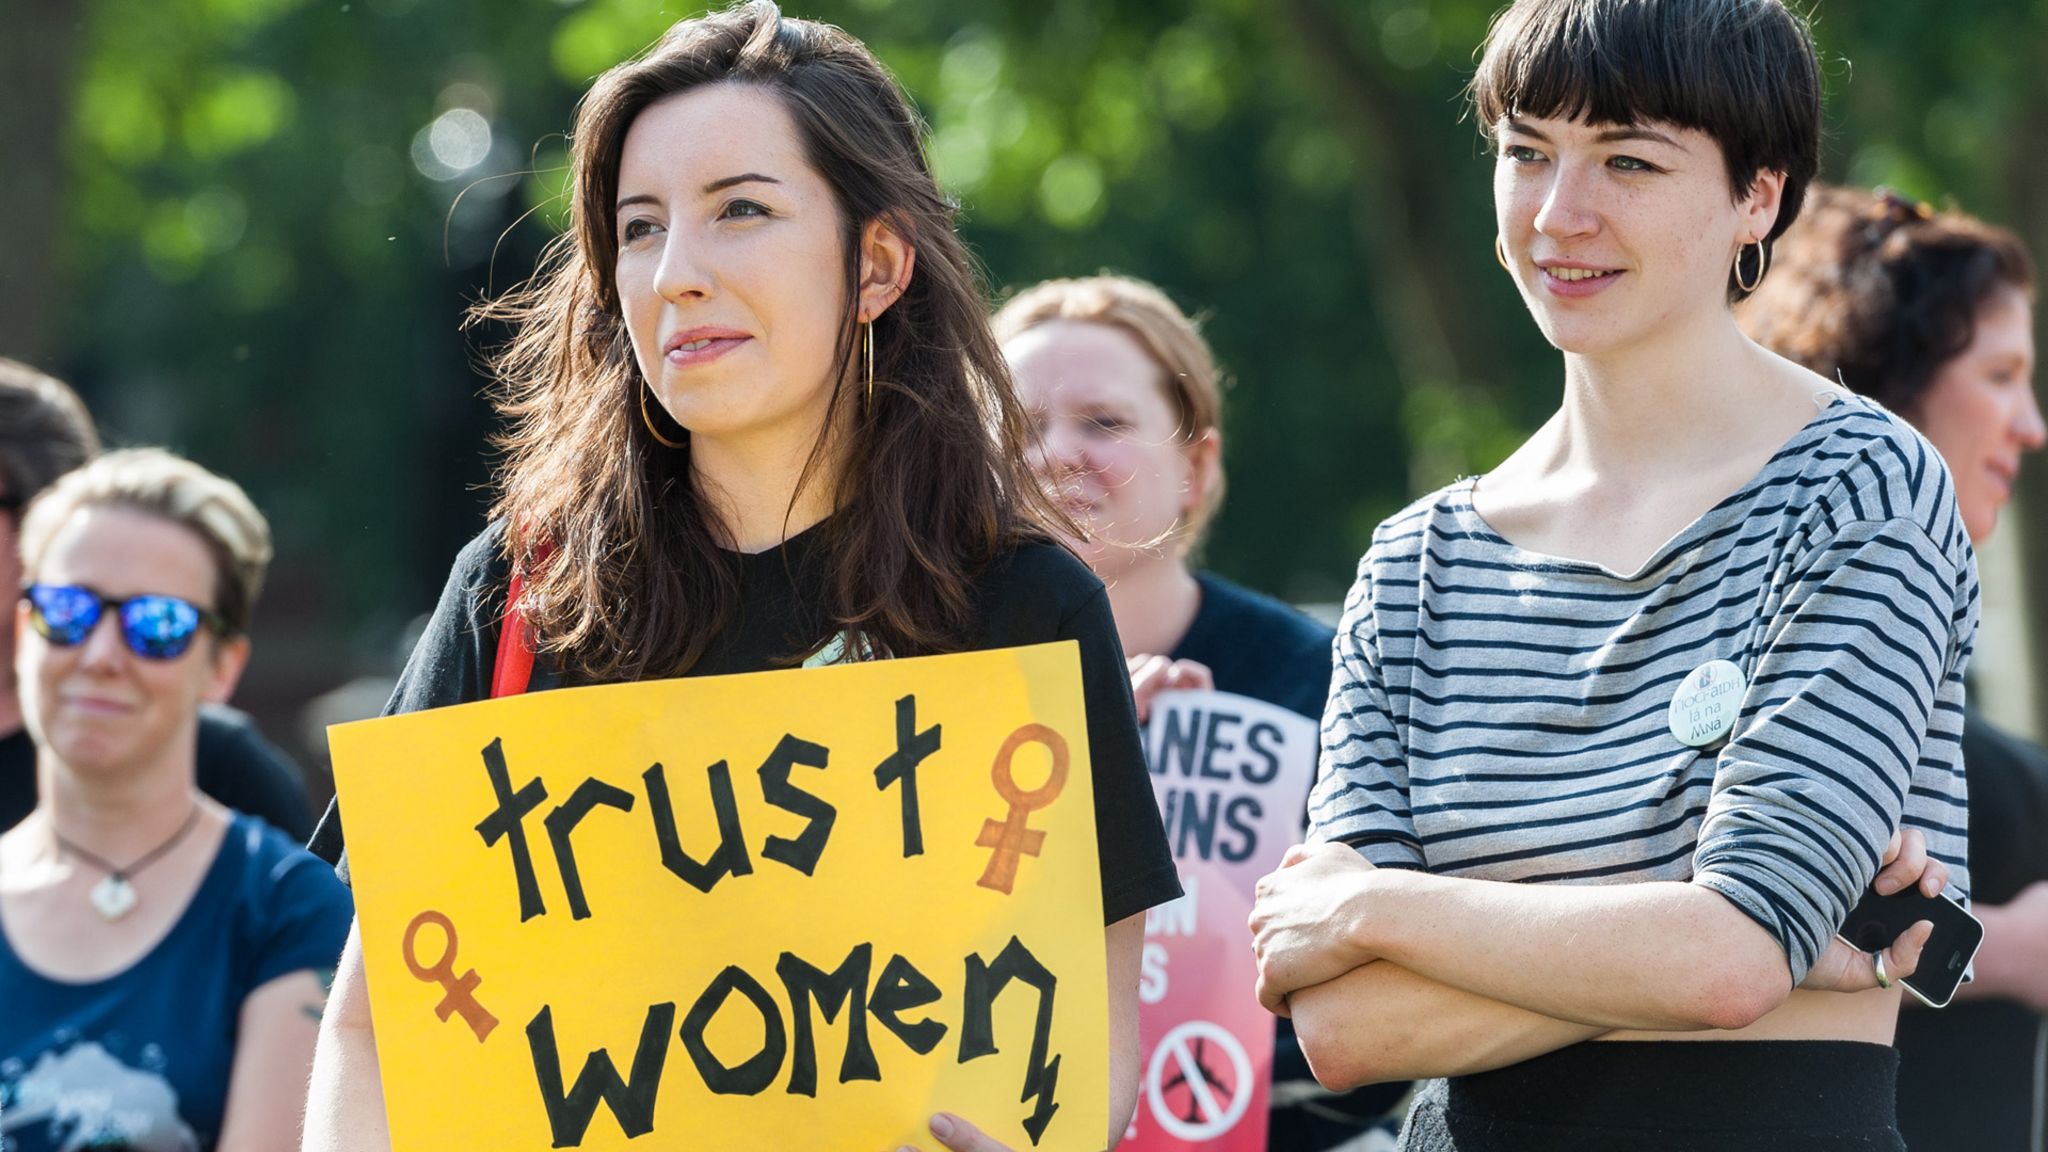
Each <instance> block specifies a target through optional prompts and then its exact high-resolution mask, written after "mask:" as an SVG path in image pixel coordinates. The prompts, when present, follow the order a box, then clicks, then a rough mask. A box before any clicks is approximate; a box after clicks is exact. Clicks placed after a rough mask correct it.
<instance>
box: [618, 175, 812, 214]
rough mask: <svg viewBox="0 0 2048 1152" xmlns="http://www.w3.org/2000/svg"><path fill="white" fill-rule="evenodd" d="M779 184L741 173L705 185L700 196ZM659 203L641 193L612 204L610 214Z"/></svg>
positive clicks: (772, 178) (761, 177)
mask: <svg viewBox="0 0 2048 1152" xmlns="http://www.w3.org/2000/svg"><path fill="white" fill-rule="evenodd" d="M780 183H782V181H780V180H777V179H776V178H775V177H773V176H763V175H762V174H760V173H759V172H742V173H740V174H739V175H737V176H726V177H723V178H721V179H718V180H713V181H712V182H711V183H709V184H706V185H705V186H704V190H703V192H702V195H705V196H710V195H712V194H714V193H718V192H723V191H725V190H726V189H727V188H731V187H733V186H735V185H738V184H780ZM659 203H661V200H660V198H659V197H656V196H650V195H648V194H646V193H644V192H643V193H641V194H640V195H638V196H627V197H625V198H623V199H621V200H620V201H619V202H618V203H617V204H614V205H613V206H612V212H613V213H615V214H616V213H619V212H623V211H625V210H626V209H627V208H630V207H632V206H633V205H635V204H659Z"/></svg>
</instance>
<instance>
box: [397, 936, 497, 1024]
mask: <svg viewBox="0 0 2048 1152" xmlns="http://www.w3.org/2000/svg"><path fill="white" fill-rule="evenodd" d="M422 924H432V925H433V926H434V927H436V928H439V929H440V930H441V932H442V934H443V935H444V936H446V937H447V942H446V944H444V945H443V947H442V949H441V958H440V959H439V960H436V961H435V962H434V963H433V964H432V965H431V966H429V965H424V964H421V963H420V957H419V950H418V949H417V948H415V947H414V945H415V943H417V940H418V937H419V934H420V925H422ZM405 966H406V967H407V968H410V969H412V974H413V977H414V978H415V979H418V980H422V981H425V982H426V983H429V984H439V985H440V986H441V987H442V989H443V990H445V991H446V992H447V995H445V996H443V997H441V1002H440V1003H439V1004H436V1005H434V1015H436V1016H439V1017H440V1018H441V1019H442V1020H443V1021H446V1020H447V1019H448V1017H449V1016H451V1015H453V1014H455V1013H457V1012H460V1013H462V1022H463V1023H465V1024H467V1025H469V1030H470V1031H472V1032H474V1033H476V1038H477V1041H478V1043H482V1042H483V1039H484V1037H486V1036H489V1035H490V1034H491V1029H493V1028H496V1027H497V1026H498V1018H497V1017H496V1016H493V1015H491V1014H490V1013H489V1012H486V1011H484V1006H483V1005H482V1004H479V1003H477V999H476V986H477V985H479V984H481V983H483V982H484V978H483V977H481V976H479V975H477V974H476V969H474V968H472V969H470V970H469V971H467V972H464V973H463V974H462V975H460V976H457V975H456V974H455V922H454V921H453V920H450V919H448V917H447V916H446V915H444V914H442V913H440V912H436V911H434V910H433V909H431V908H430V909H428V910H427V911H425V912H422V913H420V914H419V915H417V916H415V917H413V918H412V923H410V924H407V925H406V926H405Z"/></svg>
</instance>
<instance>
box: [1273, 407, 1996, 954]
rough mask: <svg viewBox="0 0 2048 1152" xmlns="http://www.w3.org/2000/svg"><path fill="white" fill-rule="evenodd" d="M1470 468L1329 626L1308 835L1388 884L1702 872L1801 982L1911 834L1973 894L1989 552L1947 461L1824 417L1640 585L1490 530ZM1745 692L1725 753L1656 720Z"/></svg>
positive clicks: (1377, 562) (1616, 878) (1836, 415)
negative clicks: (1981, 636) (1710, 687)
mask: <svg viewBox="0 0 2048 1152" xmlns="http://www.w3.org/2000/svg"><path fill="white" fill-rule="evenodd" d="M1472 485H1473V482H1472V481H1471V480H1464V481H1460V482H1459V483H1457V484H1453V485H1452V486H1450V487H1449V488H1446V489H1444V490H1442V491H1440V492H1438V493H1436V494H1435V495H1432V496H1429V497H1427V498H1425V499H1423V500H1421V501H1418V502H1417V503H1415V504H1413V505H1411V506H1410V507H1409V508H1408V509H1406V510H1405V511H1403V512H1401V513H1400V514H1399V515H1396V516H1394V517H1393V518H1392V519H1390V520H1388V521H1386V522H1385V523H1383V524H1381V525H1380V527H1379V529H1378V530H1377V531H1376V532H1374V534H1373V542H1372V548H1371V550H1370V551H1368V552H1367V553H1366V554H1365V558H1364V559H1363V560H1362V561H1361V562H1360V564H1359V568H1358V581H1357V583H1356V584H1354V585H1353V586H1352V589H1351V593H1350V595H1349V596H1348V597H1347V598H1346V601H1345V607H1344V617H1343V620H1342V622H1341V623H1340V625H1339V626H1338V629H1337V644H1336V664H1337V667H1336V675H1335V680H1334V682H1333V684H1332V688H1331V696H1330V704H1329V708H1328V711H1327V713H1326V715H1325V717H1324V720H1323V758H1322V770H1321V773H1320V776H1319V779H1318V780H1317V783H1316V787H1315V791H1314V794H1313V796H1312V797H1311V800H1310V814H1311V820H1312V830H1311V833H1310V835H1311V838H1312V839H1315V840H1336V841H1342V842H1344V843H1348V844H1351V845H1353V846H1355V847H1356V848H1358V849H1359V851H1360V852H1362V853H1363V854H1364V855H1365V856H1366V858H1367V859H1369V860H1371V861H1372V862H1373V863H1375V864H1377V865H1380V866H1383V867H1406V868H1425V869H1427V870H1429V871H1431V872H1437V873H1443V874H1447V875H1457V876H1471V877H1482V878H1486V879H1493V880H1512V881H1523V882H1529V883H1582V884H1607V883H1626V882H1630V881H1642V880H1676V881H1691V882H1694V883H1698V884H1704V885H1706V886H1708V887H1710V888H1712V889H1714V890H1715V891H1716V892H1719V893H1721V894H1722V895H1723V896H1725V897H1727V898H1728V899H1729V900H1731V901H1733V902H1734V903H1735V904H1736V906H1738V907H1740V908H1741V909H1742V910H1743V911H1744V912H1746V913H1748V914H1749V915H1750V916H1751V917H1753V918H1754V919H1755V920H1756V921H1757V922H1758V923H1760V924H1762V925H1763V926H1764V928H1765V929H1766V930H1768V931H1769V932H1770V933H1771V934H1772V935H1773V936H1774V937H1776V938H1777V939H1778V940H1779V941H1780V942H1781V943H1782V944H1783V945H1784V947H1785V953H1786V956H1787V957H1788V959H1789V961H1790V965H1791V969H1792V978H1793V982H1794V983H1795V984H1796V983H1797V982H1798V981H1799V980H1801V979H1802V978H1804V976H1805V974H1806V970H1807V968H1808V967H1809V966H1810V965H1811V964H1812V963H1813V962H1814V960H1815V959H1816V958H1817V957H1818V956H1819V954H1820V952H1821V950H1822V948H1823V947H1824V946H1825V945H1826V943H1827V941H1828V939H1829V937H1831V936H1832V935H1833V934H1834V932H1835V930H1836V929H1837V928H1839V927H1840V925H1841V923H1842V921H1843V920H1844V919H1845V918H1846V917H1847V915H1848V911H1849V908H1850V906H1851V905H1852V904H1853V903H1854V902H1855V899H1856V898H1857V896H1858V895H1859V894H1860V893H1861V892H1862V891H1863V889H1864V888H1866V887H1867V886H1869V884H1870V882H1871V880H1872V878H1873V877H1875V875H1876V873H1877V868H1878V858H1879V854H1880V853H1881V852H1882V850H1883V848H1884V845H1885V842H1886V840H1888V839H1889V838H1890V836H1891V833H1892V832H1893V831H1894V830H1895V829H1896V828H1897V827H1898V826H1899V824H1900V823H1901V820H1902V819H1903V821H1904V823H1906V824H1909V825H1912V826H1915V827H1918V828H1920V829H1922V830H1924V832H1925V833H1926V836H1927V840H1928V845H1929V848H1930V850H1931V852H1932V853H1933V855H1935V856H1936V857H1938V858H1939V859H1941V860H1942V861H1943V862H1944V863H1946V864H1947V865H1948V866H1949V869H1950V873H1951V876H1952V878H1953V886H1952V891H1951V893H1950V894H1951V895H1955V896H1958V897H1961V896H1964V895H1966V894H1967V892H1968V889H1969V876H1968V872H1967V871H1966V869H1965V861H1964V837H1965V830H1966V821H1965V817H1964V804H1965V794H1964V786H1963V771H1962V760H1961V745H1960V733H1961V731H1962V724H1963V668H1964V665H1965V664H1966V663H1967V662H1968V660H1969V655H1970V649H1971V644H1972V640H1973V638H1974V636H1975V633H1976V627H1977V574H1976V560H1975V557H1974V555H1973V554H1972V552H1971V550H1970V542H1969V537H1968V536H1967V534H1966V533H1965V532H1964V529H1963V524H1962V518H1961V516H1960V515H1959V514H1958V512H1957V510H1956V502H1955V495H1954V491H1953V489H1952V487H1951V481H1950V479H1949V475H1948V471H1947V469H1946V468H1945V467H1944V466H1943V464H1942V462H1941V458H1940V457H1939V456H1938V455H1936V453H1935V451H1934V449H1933V447H1932V446H1931V445H1929V444H1928V443H1927V441H1925V440H1924V439H1922V438H1921V437H1920V436H1919V434H1918V433H1916V432H1914V431H1913V430H1912V429H1911V428H1910V427H1908V426H1907V425H1906V424H1905V423H1904V422H1903V421H1900V420H1899V419H1897V418H1896V417H1894V416H1892V415H1891V414H1890V413H1888V412H1886V411H1885V410H1884V409H1882V408H1880V407H1877V406H1876V405H1874V404H1871V403H1868V402H1867V401H1864V400H1861V399H1856V398H1844V399H1841V400H1838V401H1837V402H1836V403H1834V404H1833V405H1831V406H1829V407H1828V408H1827V409H1825V410H1824V411H1823V412H1822V413H1821V414H1820V415H1819V416H1817V417H1816V418H1815V419H1814V420H1813V422H1812V423H1810V424H1808V425H1807V426H1806V428H1805V429H1803V430H1802V431H1801V432H1800V433H1799V434H1798V435H1797V436H1795V437H1794V438H1793V439H1792V440H1791V441H1790V442H1789V443H1787V444H1786V445H1785V447H1784V448H1783V449H1781V450H1780V451H1779V452H1778V453H1777V455H1776V456H1774V457H1773V458H1772V459H1771V461H1770V463H1769V464H1767V465H1766V466H1765V467H1764V469H1763V470H1762V471H1761V472H1759V473H1758V474H1757V475H1756V477H1755V478H1754V479H1752V480H1751V481H1750V482H1749V483H1748V484H1746V485H1744V486H1743V487H1742V489H1741V490H1740V491H1738V492H1736V493H1735V494H1734V495H1732V496H1730V497H1728V498H1727V499H1726V500H1724V501H1722V502H1721V503H1720V504H1718V505H1716V506H1715V507H1714V508H1713V509H1712V510H1710V511H1708V512H1707V513H1706V514H1705V515H1703V516H1701V517H1700V518H1699V519H1698V520H1697V521H1695V522H1694V523H1693V524H1692V525H1691V526H1689V527H1687V528H1686V529H1685V530H1684V531H1682V532H1680V533H1679V534H1678V535H1677V536H1675V537H1673V538H1672V539H1671V541H1670V542H1669V543H1667V544H1666V545H1664V547H1663V548H1661V549H1659V550H1658V552H1657V554H1656V555H1655V556H1653V557H1652V558H1651V559H1650V561H1649V562H1648V563H1646V564H1645V565H1644V566H1643V568H1642V570H1641V571H1640V572H1638V573H1636V574H1634V575H1626V576H1625V575H1620V574H1617V573H1615V572H1612V571H1610V570H1608V569H1606V568H1603V567H1601V566H1599V565H1596V564H1590V563H1584V562H1579V561H1571V560H1561V559H1558V558H1556V557H1549V556H1543V555H1538V554H1536V553H1532V552H1528V551H1525V550H1523V549H1521V548H1517V547H1516V546H1515V545H1513V544H1511V543H1509V542H1508V541H1507V540H1505V539H1503V538H1502V537H1501V536H1499V535H1498V534H1496V533H1495V532H1494V531H1493V530H1492V529H1491V528H1490V527H1488V526H1487V524H1486V523H1485V522H1484V521H1483V520H1482V519H1480V517H1479V516H1478V515H1477V514H1476V513H1475V512H1474V511H1473V508H1472ZM1715 659H1725V660H1729V661H1732V662H1734V663H1735V664H1736V665H1737V666H1738V667H1739V668H1740V669H1741V670H1742V672H1743V675H1744V676H1745V677H1746V678H1747V680H1748V688H1747V690H1746V692H1745V693H1744V694H1743V696H1742V697H1741V700H1740V705H1739V709H1738V712H1737V718H1736V722H1735V728H1734V731H1733V733H1732V735H1731V736H1730V738H1729V739H1728V740H1727V741H1726V742H1725V743H1724V744H1722V745H1721V746H1719V747H1717V748H1708V749H1700V748H1693V747H1688V746H1686V745H1684V744H1682V743H1680V742H1679V740H1678V738H1677V737H1676V736H1674V735H1673V734H1672V732H1671V729H1670V727H1669V724H1668V721H1667V710H1668V708H1669V705H1670V702H1671V698H1672V695H1673V693H1674V692H1675V690H1676V689H1677V687H1678V685H1679V682H1680V681H1681V680H1683V679H1684V678H1685V677H1686V675H1687V674H1688V673H1690V672H1692V671H1693V669H1695V668H1697V667H1699V666H1700V665H1701V664H1704V663H1706V662H1707V661H1710V660H1715Z"/></svg>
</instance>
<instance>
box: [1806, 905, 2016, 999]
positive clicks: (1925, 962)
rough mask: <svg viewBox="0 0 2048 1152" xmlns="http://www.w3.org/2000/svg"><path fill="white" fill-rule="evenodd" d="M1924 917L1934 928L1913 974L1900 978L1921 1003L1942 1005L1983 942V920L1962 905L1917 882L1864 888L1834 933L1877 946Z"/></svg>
mask: <svg viewBox="0 0 2048 1152" xmlns="http://www.w3.org/2000/svg"><path fill="white" fill-rule="evenodd" d="M1922 920H1927V921H1931V922H1932V923H1933V925H1934V932H1933V934H1932V935H1930V936H1929V937H1928V938H1927V943H1926V945H1925V946H1924V947H1922V948H1921V950H1920V963H1919V964H1918V966H1916V967H1915V968H1914V969H1913V974H1912V975H1911V976H1908V977H1906V978H1905V979H1903V980H1901V981H1899V983H1901V984H1903V985H1905V988H1906V991H1908V992H1911V993H1912V994H1913V996H1914V998H1915V999H1917V1000H1919V1001H1920V1002H1921V1003H1922V1004H1925V1005H1927V1006H1928V1007H1929V1008H1941V1007H1945V1006H1946V1005H1947V1004H1948V1002H1949V1001H1950V1000H1951V999H1953V998H1954V997H1955V994H1956V988H1957V986H1958V985H1960V984H1961V983H1962V982H1963V973H1964V972H1966V971H1967V970H1968V969H1969V967H1970V961H1971V959H1972V958H1974V957H1975V956H1976V955H1977V948H1978V946H1979V945H1981V944H1983V943H1984V925H1983V924H1982V923H1980V922H1979V921H1978V920H1977V918H1976V917H1975V916H1972V915H1970V913H1969V912H1968V911H1966V910H1965V909H1964V908H1963V906H1962V905H1960V904H1958V903H1956V902H1955V901H1954V900H1951V899H1949V898H1948V897H1946V896H1928V895H1924V894H1923V893H1921V892H1920V890H1919V889H1917V888H1908V889H1906V890H1905V891H1903V892H1899V893H1897V894H1895V895H1891V896H1880V895H1878V894H1877V893H1876V892H1873V891H1866V892H1864V894H1863V899H1861V900H1859V901H1857V902H1856V907H1855V908H1853V909H1851V910H1850V911H1849V919H1848V920H1847V921H1845V922H1844V923H1843V924H1842V930H1841V931H1840V932H1837V933H1836V935H1837V936H1840V937H1841V938H1842V939H1843V940H1844V941H1845V942H1847V943H1848V945H1849V946H1850V947H1852V948H1856V949H1860V950H1861V951H1864V952H1880V951H1883V950H1884V949H1886V948H1889V947H1891V944H1892V941H1894V940H1897V939H1898V938H1899V937H1900V936H1901V935H1903V934H1904V933H1905V932H1906V930H1907V929H1909V928H1911V927H1912V926H1913V925H1915V924H1917V923H1919V922H1920V921H1922Z"/></svg>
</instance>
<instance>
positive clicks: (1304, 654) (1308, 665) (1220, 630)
mask: <svg viewBox="0 0 2048 1152" xmlns="http://www.w3.org/2000/svg"><path fill="white" fill-rule="evenodd" d="M1195 583H1197V584H1199V585H1201V588H1202V604H1201V607H1199V608H1197V609H1196V610H1195V620H1194V623H1192V624H1189V625H1188V630H1187V634H1186V635H1184V636H1182V637H1181V638H1180V643H1179V644H1177V645H1175V646H1174V649H1173V653H1172V656H1173V659H1175V660H1194V661H1197V662H1199V663H1202V664H1206V665H1208V668H1209V671H1210V673H1211V674H1213V675H1214V677H1215V680H1216V690H1217V691H1219V692H1235V693H1237V694H1238V695H1239V696H1249V697H1251V698H1252V699H1254V700H1264V701H1265V702H1266V703H1268V704H1275V705H1278V706H1279V707H1282V708H1285V709H1287V710H1288V711H1290V712H1296V713H1299V714H1301V715H1303V716H1306V717H1308V718H1309V719H1311V720H1314V721H1316V722H1318V723H1320V722H1321V721H1322V719H1323V705H1324V704H1327V703H1328V702H1329V699H1330V644H1331V641H1332V640H1333V639H1335V634H1334V633H1332V632H1331V631H1330V630H1329V629H1328V628H1325V627H1323V626H1322V625H1321V624H1318V623H1316V622H1315V621H1314V620H1311V619H1309V618H1308V617H1307V616H1304V615H1302V614H1301V613H1299V612H1297V611H1295V610H1294V609H1292V608H1290V607H1288V606H1287V605H1285V604H1282V603H1281V602H1280V601H1278V600H1275V599H1273V598H1272V597H1271V596H1266V595H1263V594H1261V593H1258V592H1253V591H1252V590H1250V589H1249V588H1240V587H1238V586H1237V585H1235V584H1232V583H1231V582H1230V581H1228V580H1225V579H1223V578H1222V577H1221V576H1217V575H1214V574H1212V573H1208V572H1197V573H1195ZM1302 802H1303V803H1304V804H1306V803H1307V802H1308V797H1307V796H1303V797H1302Z"/></svg>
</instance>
